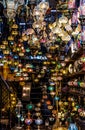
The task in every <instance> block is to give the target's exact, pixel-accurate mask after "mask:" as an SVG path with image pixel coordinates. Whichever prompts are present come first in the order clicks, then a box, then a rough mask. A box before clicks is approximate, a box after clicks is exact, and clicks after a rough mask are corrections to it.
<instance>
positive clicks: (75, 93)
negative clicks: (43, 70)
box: [69, 91, 85, 97]
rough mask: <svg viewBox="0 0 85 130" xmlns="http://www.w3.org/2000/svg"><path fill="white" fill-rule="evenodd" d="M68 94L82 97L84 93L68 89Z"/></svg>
mask: <svg viewBox="0 0 85 130" xmlns="http://www.w3.org/2000/svg"><path fill="white" fill-rule="evenodd" d="M69 94H72V95H75V96H80V97H84V96H85V94H83V93H80V92H78V91H69Z"/></svg>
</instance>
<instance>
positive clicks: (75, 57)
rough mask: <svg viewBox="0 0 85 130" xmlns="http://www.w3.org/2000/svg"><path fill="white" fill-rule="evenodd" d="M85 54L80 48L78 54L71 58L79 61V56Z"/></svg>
mask: <svg viewBox="0 0 85 130" xmlns="http://www.w3.org/2000/svg"><path fill="white" fill-rule="evenodd" d="M82 54H83V48H82V47H81V48H79V50H78V51H77V52H75V53H74V54H73V55H72V56H71V60H77V59H78V58H79V56H81V55H82Z"/></svg>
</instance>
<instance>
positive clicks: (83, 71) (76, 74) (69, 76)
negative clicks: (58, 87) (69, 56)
mask: <svg viewBox="0 0 85 130" xmlns="http://www.w3.org/2000/svg"><path fill="white" fill-rule="evenodd" d="M84 74H85V70H81V71H79V72H76V73H73V74H68V75H64V76H63V79H66V78H74V77H78V76H79V75H84Z"/></svg>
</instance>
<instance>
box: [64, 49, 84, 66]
mask: <svg viewBox="0 0 85 130" xmlns="http://www.w3.org/2000/svg"><path fill="white" fill-rule="evenodd" d="M82 54H83V48H82V47H81V48H79V50H78V51H77V52H75V53H73V54H72V55H71V57H70V59H69V60H68V61H65V63H66V66H68V65H69V64H70V63H74V62H75V60H77V59H78V58H79V57H80V56H81V55H82Z"/></svg>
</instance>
